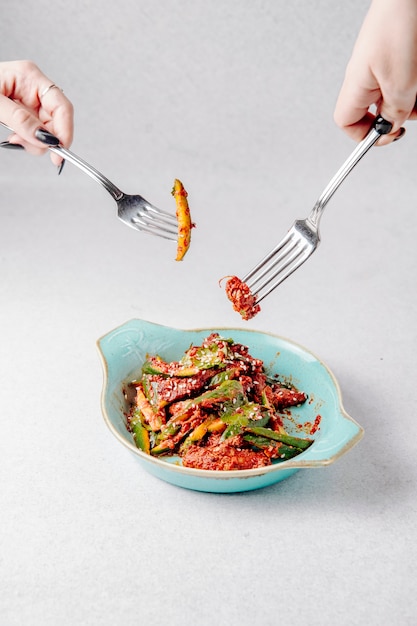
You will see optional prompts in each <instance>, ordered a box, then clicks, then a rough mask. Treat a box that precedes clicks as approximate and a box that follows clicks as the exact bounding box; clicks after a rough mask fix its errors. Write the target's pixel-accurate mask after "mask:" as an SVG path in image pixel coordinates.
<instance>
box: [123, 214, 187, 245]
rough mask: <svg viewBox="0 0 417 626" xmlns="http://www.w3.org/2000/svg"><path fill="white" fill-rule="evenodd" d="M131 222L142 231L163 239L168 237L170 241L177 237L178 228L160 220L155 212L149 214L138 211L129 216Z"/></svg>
mask: <svg viewBox="0 0 417 626" xmlns="http://www.w3.org/2000/svg"><path fill="white" fill-rule="evenodd" d="M131 222H132V225H133V226H134V227H135V228H137V229H138V230H142V231H143V232H147V233H150V234H152V235H158V236H159V237H162V238H163V239H169V240H171V241H177V239H178V228H175V227H174V226H173V225H172V226H171V224H168V223H166V222H164V221H163V220H160V219H159V216H157V215H156V214H155V215H150V214H149V213H148V212H147V211H146V212H143V211H138V213H137V214H136V215H135V216H134V217H132V218H131Z"/></svg>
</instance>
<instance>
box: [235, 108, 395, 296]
mask: <svg viewBox="0 0 417 626" xmlns="http://www.w3.org/2000/svg"><path fill="white" fill-rule="evenodd" d="M391 129H392V124H391V123H390V122H387V121H386V120H384V119H383V118H382V117H381V116H378V117H377V118H376V119H375V122H374V124H373V127H372V129H371V130H370V132H369V133H368V135H367V136H366V137H365V139H363V140H362V141H361V142H360V143H359V144H358V145H357V147H356V148H355V150H354V151H353V152H352V154H351V155H350V157H349V158H348V159H347V160H346V161H345V162H344V163H343V165H342V167H341V168H340V169H339V170H338V171H337V172H336V174H335V175H334V176H333V178H332V179H331V181H330V182H329V184H328V185H327V187H326V188H325V189H324V191H323V192H322V194H321V196H320V197H319V198H318V200H317V201H316V204H315V205H314V207H313V209H312V211H311V213H310V214H309V216H308V217H307V218H306V219H304V220H296V221H295V222H294V224H293V226H292V227H291V228H290V230H289V231H288V233H287V235H286V236H285V237H284V238H283V239H282V241H280V243H279V244H278V245H277V246H275V248H274V249H273V250H272V251H271V252H270V253H269V254H267V255H266V256H265V257H264V258H263V259H262V260H261V261H260V262H259V263H258V264H257V265H256V266H255V267H254V268H253V269H252V270H251V271H250V272H249V273H248V274H246V276H244V277H243V279H242V281H243V282H244V283H246V284H247V286H248V287H249V289H250V291H251V293H252V294H253V295H254V296H255V299H256V303H257V304H258V303H259V302H261V300H263V299H264V298H266V296H267V295H269V294H270V293H271V291H273V290H274V289H276V287H278V285H280V284H281V283H282V282H283V281H284V280H285V279H286V278H288V276H290V275H291V274H292V273H293V272H295V270H296V269H298V268H299V267H300V265H302V264H303V263H304V262H305V261H307V259H308V258H309V257H310V256H311V255H312V254H313V252H314V251H315V250H316V248H317V246H318V245H319V243H320V232H319V223H320V218H321V216H322V214H323V211H324V208H325V207H326V205H327V203H328V202H329V200H330V198H331V197H332V196H333V194H334V192H335V191H336V190H337V189H338V187H339V186H340V185H341V183H342V182H343V181H344V180H345V178H346V177H347V176H348V174H349V173H350V172H351V171H352V169H353V168H354V167H355V165H356V164H357V163H358V162H359V161H360V159H361V158H362V157H363V156H364V155H365V154H366V153H367V152H368V150H369V149H370V148H372V146H373V145H374V144H375V143H376V142H377V141H378V139H379V138H380V137H381V135H386V134H388V133H389V132H390V131H391Z"/></svg>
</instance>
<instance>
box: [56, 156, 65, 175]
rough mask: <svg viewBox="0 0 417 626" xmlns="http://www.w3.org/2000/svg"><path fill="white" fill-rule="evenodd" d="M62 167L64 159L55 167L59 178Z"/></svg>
mask: <svg viewBox="0 0 417 626" xmlns="http://www.w3.org/2000/svg"><path fill="white" fill-rule="evenodd" d="M64 165H65V159H62V161H61V163H60V164H59V165H58V167H57V173H58V176H60V174H61V172H62V170H63V169H64Z"/></svg>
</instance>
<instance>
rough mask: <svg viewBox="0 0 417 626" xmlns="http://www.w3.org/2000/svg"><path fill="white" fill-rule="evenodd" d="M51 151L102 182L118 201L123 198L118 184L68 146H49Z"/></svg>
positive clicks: (98, 181)
mask: <svg viewBox="0 0 417 626" xmlns="http://www.w3.org/2000/svg"><path fill="white" fill-rule="evenodd" d="M48 148H49V150H50V151H51V152H55V153H56V154H59V155H60V156H62V157H63V158H64V159H65V160H66V161H70V163H72V164H73V165H76V166H77V167H78V168H79V169H80V170H82V171H83V172H84V173H85V174H88V176H90V177H91V178H92V179H93V180H95V181H96V182H97V183H100V185H102V186H103V187H104V188H105V189H106V191H108V192H109V194H110V195H111V196H113V198H114V199H115V200H116V201H117V200H120V198H122V196H123V195H124V193H123V191H121V190H120V189H119V188H118V187H116V185H114V184H113V183H112V182H111V181H110V180H109V179H108V178H106V176H104V174H102V173H101V172H99V171H98V170H96V168H95V167H93V166H92V165H90V164H89V163H87V161H84V159H81V157H79V156H77V155H76V154H74V153H73V152H71V150H68V149H67V148H63V147H62V146H48Z"/></svg>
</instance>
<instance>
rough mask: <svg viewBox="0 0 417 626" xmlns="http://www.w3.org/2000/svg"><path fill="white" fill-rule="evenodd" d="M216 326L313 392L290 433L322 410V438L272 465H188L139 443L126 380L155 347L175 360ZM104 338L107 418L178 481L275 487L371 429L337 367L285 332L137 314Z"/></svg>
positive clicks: (143, 461)
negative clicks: (183, 324)
mask: <svg viewBox="0 0 417 626" xmlns="http://www.w3.org/2000/svg"><path fill="white" fill-rule="evenodd" d="M211 332H218V333H219V334H220V335H221V336H223V337H226V338H229V337H230V338H232V339H233V340H234V341H235V342H238V343H242V344H244V345H246V346H248V347H249V351H250V353H251V354H252V355H253V356H255V357H257V358H259V359H262V360H263V362H264V364H265V366H266V368H267V370H268V372H270V373H271V374H277V373H279V375H280V376H282V377H284V379H286V380H288V381H291V382H292V383H293V384H294V385H295V386H296V387H297V388H298V389H300V390H303V391H304V392H306V393H307V394H308V401H307V402H306V403H305V404H303V405H302V406H300V407H294V408H293V409H292V411H291V419H290V420H289V422H288V423H286V424H285V426H286V429H287V430H288V431H289V432H290V433H294V434H295V433H296V434H298V436H301V435H300V427H301V425H305V424H306V423H307V424H308V423H310V424H313V423H314V422H315V420H316V418H317V416H318V415H319V416H320V417H321V420H320V427H319V429H318V430H317V431H316V432H315V433H314V435H312V436H311V437H312V438H313V439H314V443H313V444H312V445H311V446H310V447H309V448H308V449H307V450H305V451H304V452H303V453H301V454H299V455H298V456H296V457H295V458H293V459H291V460H288V461H284V462H280V463H276V464H273V465H271V466H268V467H262V468H255V469H250V470H231V471H213V470H198V469H193V468H189V467H182V466H181V464H180V461H179V460H178V458H176V459H172V458H169V457H162V458H155V457H152V456H150V455H147V454H145V453H144V452H142V451H141V450H139V449H138V448H137V447H136V446H135V444H134V441H133V437H132V435H131V434H130V433H129V431H128V430H127V428H126V425H125V415H126V412H127V410H128V406H127V403H126V399H125V396H124V393H123V387H124V384H125V383H126V382H129V381H130V380H133V379H134V378H135V377H137V376H139V375H140V372H141V367H142V364H143V363H144V361H145V358H146V355H147V354H159V355H160V356H161V357H162V358H163V359H165V360H167V361H173V360H178V359H180V358H181V356H182V355H183V353H184V352H185V350H187V349H188V348H189V347H190V344H192V343H193V344H195V345H199V343H200V342H201V341H202V340H203V339H204V338H205V337H206V336H207V335H208V334H210V333H211ZM97 346H98V349H99V353H100V356H101V359H102V364H103V369H104V384H103V391H102V399H101V402H102V411H103V416H104V420H105V422H106V424H107V426H108V427H109V429H110V431H111V432H112V433H113V435H114V436H115V437H116V439H117V440H118V441H119V442H120V443H121V444H123V445H124V446H125V447H126V448H127V450H129V452H130V453H131V454H132V455H133V456H134V458H135V459H136V460H137V461H138V463H139V465H140V466H141V467H142V468H143V469H144V470H147V471H148V472H149V473H151V474H153V475H154V476H156V477H158V478H160V479H162V480H164V481H166V482H168V483H171V484H173V485H177V486H179V487H184V488H187V489H194V490H197V491H206V492H215V493H233V492H239V491H250V490H253V489H259V488H261V487H267V486H268V485H272V484H274V483H277V482H279V481H281V480H283V479H285V478H288V477H289V476H291V475H292V474H294V472H296V471H297V470H299V469H302V468H315V467H323V466H325V465H329V464H330V463H332V462H333V461H335V460H336V459H338V458H339V457H340V456H341V455H342V454H345V453H346V452H347V451H348V450H350V448H352V447H353V446H354V445H355V444H356V443H357V442H358V441H359V440H360V438H361V437H362V435H363V429H362V428H361V427H360V426H359V425H358V424H357V423H356V422H355V421H354V420H353V419H352V418H351V417H350V416H349V415H348V414H347V413H346V411H345V410H344V409H343V406H342V398H341V393H340V389H339V385H338V383H337V381H336V379H335V377H334V375H333V374H332V372H331V371H330V370H329V368H328V367H326V365H325V364H324V363H323V362H322V361H320V360H319V359H318V358H317V357H316V356H314V355H313V354H312V353H311V352H309V351H308V350H306V349H305V348H303V347H302V346H300V345H298V344H296V343H294V342H292V341H289V340H288V339H284V338H283V337H279V336H276V335H272V334H268V333H265V332H258V331H254V330H243V329H239V328H210V329H208V328H202V329H198V330H180V329H177V328H170V327H168V326H161V325H158V324H153V323H151V322H147V321H144V320H137V319H133V320H130V321H128V322H126V323H125V324H123V325H122V326H119V327H118V328H116V329H114V330H112V331H111V332H109V333H108V334H106V335H104V336H103V337H101V339H99V340H98V342H97Z"/></svg>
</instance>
